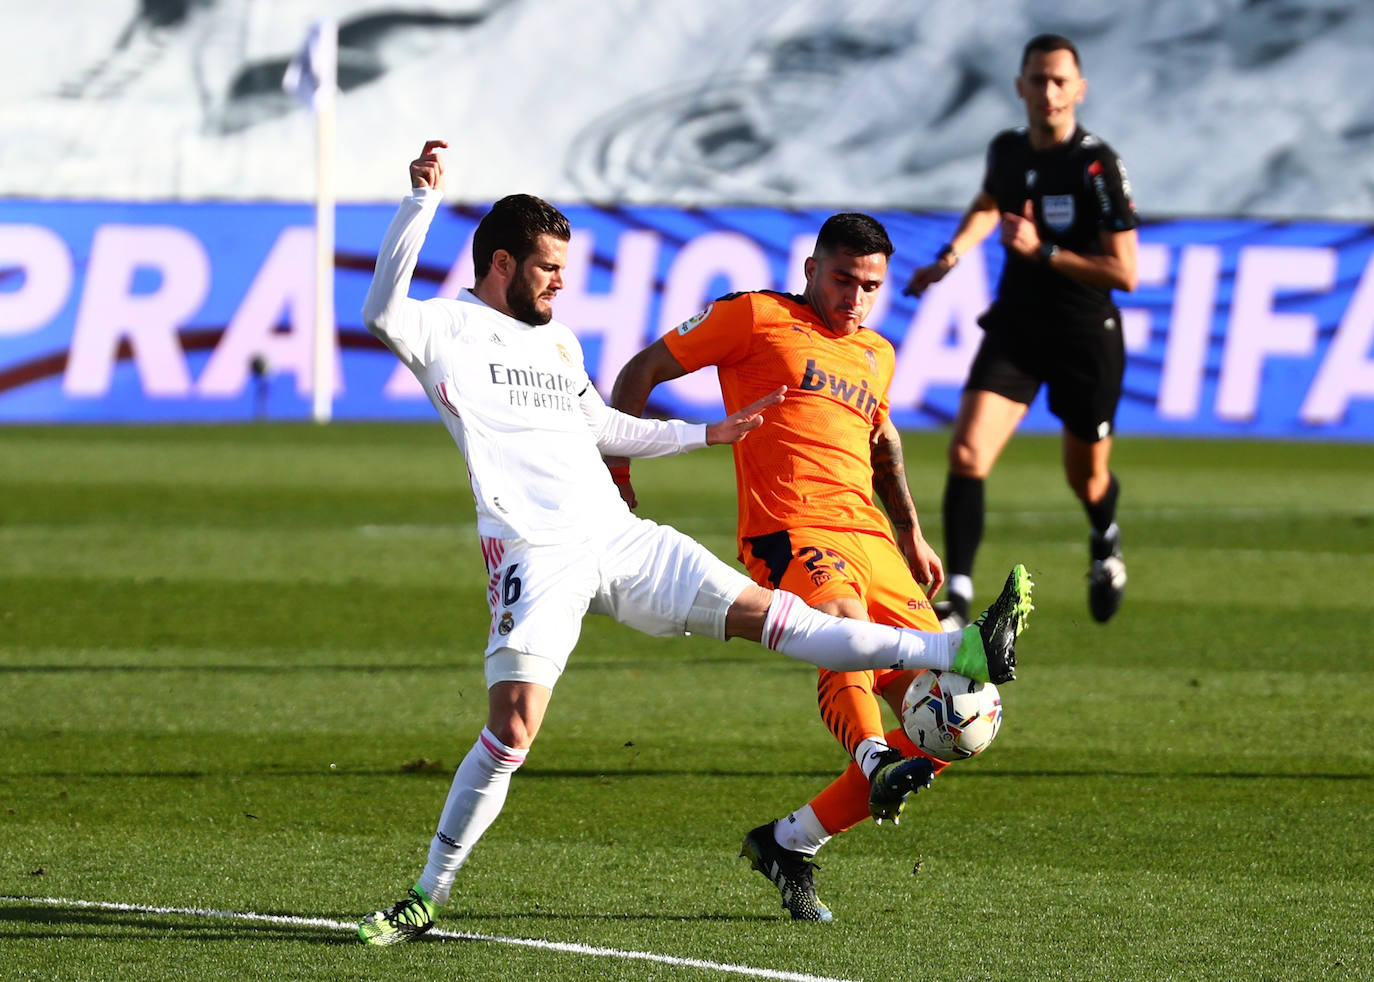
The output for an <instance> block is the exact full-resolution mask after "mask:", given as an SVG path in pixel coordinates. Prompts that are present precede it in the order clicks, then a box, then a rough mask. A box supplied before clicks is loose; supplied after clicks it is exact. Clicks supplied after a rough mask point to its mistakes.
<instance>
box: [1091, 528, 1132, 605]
mask: <svg viewBox="0 0 1374 982" xmlns="http://www.w3.org/2000/svg"><path fill="white" fill-rule="evenodd" d="M1088 548H1089V550H1090V553H1089V554H1090V555H1091V557H1092V565H1090V566H1089V567H1088V610H1089V611H1090V612H1091V613H1092V615H1093V620H1095V621H1097V622H1098V623H1099V624H1105V623H1107V621H1109V620H1111V619H1112V617H1113V616H1115V614H1116V612H1117V611H1118V610H1120V609H1121V600H1122V598H1123V597H1125V595H1126V561H1125V560H1124V559H1122V558H1121V532H1120V530H1118V529H1117V527H1116V523H1112V526H1111V528H1109V529H1107V531H1106V533H1105V534H1104V535H1098V534H1097V533H1096V532H1093V533H1092V536H1091V537H1090V538H1089V540H1088Z"/></svg>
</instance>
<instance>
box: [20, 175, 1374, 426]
mask: <svg viewBox="0 0 1374 982" xmlns="http://www.w3.org/2000/svg"><path fill="white" fill-rule="evenodd" d="M564 210H565V211H566V212H567V214H568V217H569V219H570V220H571V222H572V225H573V229H574V232H573V239H572V242H571V243H570V244H569V253H568V269H567V272H566V276H565V280H566V284H565V287H564V290H563V291H562V293H560V294H559V297H558V299H557V300H556V301H555V312H556V316H557V317H558V318H559V319H560V320H562V321H563V322H565V323H566V324H568V325H569V326H571V327H572V328H573V329H574V330H575V331H576V332H577V334H578V335H579V337H581V339H582V341H583V345H584V347H585V349H586V355H587V366H588V369H589V370H590V371H591V373H592V376H593V379H594V380H595V382H596V384H597V385H598V387H599V388H601V389H602V391H603V392H609V389H610V386H611V384H612V382H613V381H614V379H615V374H616V372H617V371H618V370H619V368H620V366H621V365H622V364H623V363H624V362H625V361H626V360H627V359H628V358H629V357H630V356H631V355H632V354H633V353H634V352H635V351H637V350H638V349H639V348H640V347H642V346H643V345H644V344H646V343H648V342H649V341H650V340H652V339H654V338H656V337H658V336H659V335H661V334H663V333H664V332H666V331H668V330H670V329H672V328H673V327H674V326H675V325H676V324H678V323H680V322H681V321H683V320H685V319H687V318H688V317H690V316H691V315H692V314H694V313H696V312H697V311H698V310H700V309H701V308H702V307H703V306H705V304H706V303H708V302H709V301H710V300H712V299H714V298H715V297H717V296H719V295H720V294H722V293H726V292H729V291H732V290H753V289H783V290H788V291H794V292H795V291H799V289H800V287H801V284H802V262H803V259H804V258H805V256H807V255H808V254H809V253H810V251H811V247H812V245H813V243H814V237H815V232H816V229H817V228H818V227H819V226H820V223H821V222H822V221H823V220H824V219H825V218H826V217H827V215H828V212H824V211H789V210H783V209H776V208H711V209H681V208H651V207H626V208H605V207H591V206H572V207H568V208H565V209H564ZM483 211H484V208H482V207H479V206H469V205H454V206H450V207H446V208H444V209H442V210H441V213H440V214H439V216H438V218H437V219H436V221H435V224H434V227H433V229H432V230H431V233H430V236H429V239H428V241H427V242H426V244H425V248H424V251H423V253H422V254H421V262H420V268H419V269H418V271H417V274H416V277H415V283H414V286H413V288H412V295H413V296H416V297H426V296H437V295H443V296H452V295H454V294H456V293H457V291H458V289H459V288H460V287H462V286H468V285H470V284H471V282H472V266H471V259H470V249H471V244H470V241H469V240H470V237H471V233H472V230H473V228H474V227H475V225H476V221H477V219H478V218H479V217H480V215H481V214H482V212H483ZM392 213H393V209H392V206H390V205H345V206H342V207H340V209H339V211H338V216H337V236H336V257H337V258H336V265H337V272H336V280H335V310H336V315H337V321H338V325H337V333H336V339H337V345H336V361H335V391H334V402H333V407H334V416H335V418H338V419H407V418H428V417H429V416H430V414H431V412H432V410H431V409H430V407H429V404H428V402H427V401H426V399H425V398H424V395H423V393H422V392H421V390H420V388H419V386H418V384H417V383H415V382H414V380H413V379H411V378H410V377H409V375H408V374H407V373H406V371H405V370H404V369H403V368H401V367H400V365H399V364H398V363H397V362H396V361H395V359H394V358H392V356H391V355H390V354H389V353H388V352H387V351H385V350H384V349H383V348H382V347H381V346H380V345H378V344H377V343H376V342H375V341H374V340H373V339H372V337H371V336H370V335H368V333H367V331H366V330H365V329H364V328H363V326H362V324H361V322H360V317H359V313H358V312H359V310H360V308H361V307H362V301H363V297H364V294H365V293H366V290H367V285H368V282H369V280H370V277H371V269H372V263H373V260H374V258H375V255H376V248H377V245H378V244H379V242H380V240H381V237H382V234H383V232H384V231H385V228H386V225H387V223H388V222H389V221H390V218H391V215H392ZM877 217H878V218H880V219H881V220H882V221H883V222H884V224H885V225H886V226H887V228H888V230H889V232H890V233H891V236H892V239H893V241H894V242H895V243H896V245H897V254H896V255H895V256H894V257H893V265H892V269H891V272H890V277H889V286H887V287H885V288H884V290H883V291H882V293H881V294H880V298H879V301H878V304H877V306H876V308H875V309H874V312H873V314H872V316H871V317H870V318H869V326H870V327H873V328H874V329H876V330H878V331H879V332H881V333H882V334H883V335H884V336H885V337H887V338H888V339H889V340H890V341H891V342H892V343H893V345H894V346H895V347H896V349H897V353H898V358H897V374H896V377H895V379H894V382H893V390H892V393H891V402H892V407H893V417H894V419H895V420H896V422H897V423H898V425H899V426H902V427H904V428H920V427H931V426H940V425H944V424H946V423H948V422H949V421H950V420H951V419H952V417H953V414H954V410H955V408H956V406H957V404H958V398H959V388H960V385H961V384H962V382H963V379H964V376H965V373H966V371H967V368H968V365H969V362H970V361H971V359H972V357H973V354H974V351H975V350H976V348H977V346H978V342H979V339H980V337H981V329H980V328H979V327H978V325H977V317H978V315H979V314H981V313H982V311H983V310H984V309H985V308H986V307H987V305H988V302H989V299H990V296H991V293H992V291H993V289H994V288H995V285H996V282H997V276H998V273H999V271H1000V267H1001V262H1002V250H1001V248H1000V246H997V245H995V244H987V245H985V247H984V248H983V249H981V250H975V251H974V252H973V253H971V254H970V255H968V256H965V257H964V258H963V259H962V260H961V261H960V263H959V265H958V266H957V267H956V268H955V269H954V271H953V272H952V273H951V274H950V275H949V276H948V277H947V278H946V279H945V280H944V281H943V282H941V283H940V284H938V285H937V286H935V287H933V288H932V289H931V290H930V291H928V293H927V294H926V296H925V297H924V298H922V299H921V300H920V301H916V300H913V299H911V298H908V297H904V296H902V295H901V292H900V287H901V285H902V284H904V283H905V282H906V279H907V277H908V276H909V275H910V273H911V271H912V269H913V268H914V267H915V266H916V265H918V264H920V263H923V262H925V261H927V260H928V258H929V257H931V256H933V254H934V252H935V250H936V249H937V248H938V246H939V244H940V243H942V242H944V241H945V240H946V239H948V238H949V236H950V233H951V231H952V229H953V225H954V222H955V220H956V216H955V215H953V214H948V213H944V214H928V213H923V214H913V213H908V212H880V213H878V214H877ZM311 221H312V209H311V208H310V207H309V206H308V205H305V204H300V205H284V204H241V203H197V204H170V203H168V204H124V203H114V202H56V201H0V421H4V422H40V421H42V422H46V421H54V422H61V421H101V422H113V421H127V422H157V421H180V420H184V421H240V420H249V419H255V418H266V419H308V418H310V414H311V401H312V384H313V369H312V356H311V344H312V342H311V325H312V318H313V308H314V287H313V283H312V269H313V230H312V227H311ZM1140 238H1141V247H1140V285H1139V288H1138V289H1137V290H1136V291H1135V292H1134V293H1132V294H1120V295H1118V298H1117V299H1118V303H1119V304H1120V306H1121V308H1122V315H1123V317H1122V320H1123V323H1122V329H1123V331H1124V334H1125V341H1126V348H1127V352H1128V367H1127V371H1126V383H1125V396H1124V399H1123V402H1122V406H1121V410H1120V412H1119V414H1118V418H1117V424H1118V428H1119V430H1120V431H1121V432H1123V433H1137V434H1164V435H1168V434H1178V435H1190V436H1203V435H1205V436H1245V437H1270V438H1323V439H1339V440H1359V441H1369V440H1374V274H1371V263H1370V258H1371V253H1374V229H1371V228H1370V227H1368V226H1365V225H1355V224H1341V223H1334V222H1322V223H1316V222H1291V223H1280V222H1261V221H1246V220H1201V219H1200V220H1174V221H1155V222H1148V223H1146V224H1145V225H1144V226H1143V227H1142V229H1141V237H1140ZM655 398H656V400H657V401H656V404H655V406H654V407H653V408H654V409H656V410H657V411H659V412H661V413H665V414H669V415H674V416H679V417H683V418H688V419H706V418H711V417H714V416H715V415H717V414H718V413H719V412H720V411H721V410H720V400H719V395H718V393H717V391H716V387H715V379H714V375H713V373H711V372H709V371H708V372H705V373H698V376H689V377H687V378H684V379H679V380H677V381H675V382H672V383H669V384H667V385H664V386H660V387H659V389H658V390H657V391H656V392H655ZM1025 426H1026V428H1028V429H1040V430H1057V429H1058V424H1057V421H1056V420H1054V418H1053V417H1052V416H1050V415H1049V413H1048V411H1047V410H1046V409H1045V407H1044V403H1043V397H1042V398H1041V399H1039V400H1037V403H1036V405H1035V406H1034V407H1033V408H1032V410H1031V413H1030V415H1029V417H1028V418H1027V421H1026V424H1025Z"/></svg>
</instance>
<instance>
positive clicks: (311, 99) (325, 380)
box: [281, 18, 339, 423]
mask: <svg viewBox="0 0 1374 982" xmlns="http://www.w3.org/2000/svg"><path fill="white" fill-rule="evenodd" d="M338 77H339V26H338V24H337V23H336V22H335V21H333V20H331V19H328V18H325V19H321V20H317V21H315V23H313V24H311V25H310V32H309V33H308V34H307V35H306V37H305V44H303V45H302V46H301V49H300V51H298V52H296V56H295V57H294V58H292V59H291V63H290V64H289V65H287V66H286V72H285V74H283V75H282V80H281V84H282V88H283V89H285V90H286V91H287V92H288V93H290V94H291V95H294V96H295V97H296V98H297V99H299V100H300V101H301V102H303V103H305V104H306V105H308V106H309V107H310V108H311V109H313V110H314V114H315V323H314V330H313V338H314V345H313V348H312V350H313V356H312V359H311V364H312V366H313V372H312V374H313V376H314V377H313V378H312V379H311V390H312V392H313V394H314V400H313V404H312V415H313V417H314V419H315V422H317V423H327V422H329V419H330V416H331V415H332V413H333V406H334V357H335V354H334V353H335V345H336V341H335V335H336V333H337V328H336V325H335V323H334V95H335V92H336V91H337V90H338Z"/></svg>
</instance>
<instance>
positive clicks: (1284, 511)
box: [988, 499, 1374, 524]
mask: <svg viewBox="0 0 1374 982" xmlns="http://www.w3.org/2000/svg"><path fill="white" fill-rule="evenodd" d="M1070 501H1072V499H1070ZM1122 514H1123V515H1124V516H1125V518H1126V520H1127V521H1129V520H1131V519H1132V518H1184V519H1197V518H1286V517H1287V518H1291V517H1302V518H1322V517H1326V516H1332V515H1336V516H1341V517H1350V518H1355V517H1359V516H1365V517H1374V509H1370V508H1359V507H1350V508H1326V507H1321V506H1307V505H1245V506H1232V507H1224V508H1210V507H1205V506H1200V507H1197V508H1148V507H1147V508H1129V509H1124V510H1123V512H1122ZM1081 516H1082V510H1081V509H1078V508H1075V507H1072V506H1070V507H1066V508H1060V509H1055V510H1051V509H1042V510H1040V511H1030V510H1015V509H1007V510H999V509H996V508H989V509H988V518H1003V519H1007V520H1009V521H1016V522H1025V523H1027V524H1034V523H1036V522H1053V521H1062V520H1064V519H1065V518H1069V517H1072V518H1078V517H1081Z"/></svg>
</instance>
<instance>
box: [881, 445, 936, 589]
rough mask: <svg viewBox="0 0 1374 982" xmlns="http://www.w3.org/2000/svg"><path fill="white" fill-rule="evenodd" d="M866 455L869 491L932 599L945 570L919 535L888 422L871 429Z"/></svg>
mask: <svg viewBox="0 0 1374 982" xmlns="http://www.w3.org/2000/svg"><path fill="white" fill-rule="evenodd" d="M870 454H871V457H872V460H873V490H874V492H876V494H877V495H878V500H880V501H881V502H882V503H883V507H884V508H886V509H887V515H888V518H889V519H891V521H892V529H893V533H894V535H895V537H896V539H897V548H898V549H900V550H901V552H902V556H903V557H904V558H905V559H906V562H907V565H908V566H910V567H911V573H912V575H913V576H914V577H916V582H917V583H920V584H921V585H922V586H923V587H925V589H926V596H934V595H935V594H936V593H938V592H939V590H940V588H941V587H942V586H944V584H945V568H944V564H943V563H941V562H940V557H939V555H937V554H936V552H935V550H934V548H932V547H931V545H930V543H929V542H927V541H926V540H925V536H923V535H922V534H921V523H920V520H919V519H918V518H917V517H916V502H914V501H913V500H912V498H911V490H910V489H909V488H908V487H907V483H906V464H905V463H904V461H903V457H902V435H901V434H900V433H899V432H898V431H897V427H896V426H894V425H893V424H892V420H890V419H883V421H882V422H880V423H879V424H878V425H877V426H875V427H874V428H873V436H872V446H871V449H870Z"/></svg>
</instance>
